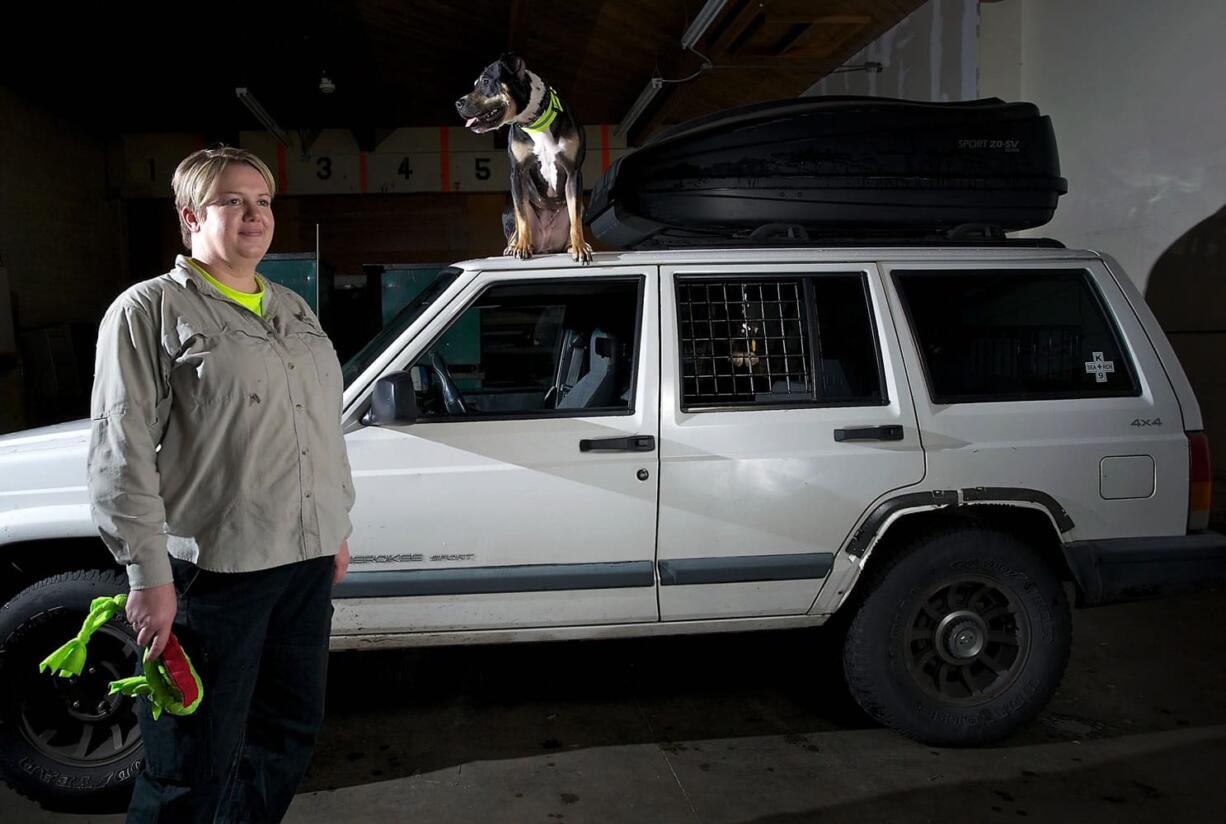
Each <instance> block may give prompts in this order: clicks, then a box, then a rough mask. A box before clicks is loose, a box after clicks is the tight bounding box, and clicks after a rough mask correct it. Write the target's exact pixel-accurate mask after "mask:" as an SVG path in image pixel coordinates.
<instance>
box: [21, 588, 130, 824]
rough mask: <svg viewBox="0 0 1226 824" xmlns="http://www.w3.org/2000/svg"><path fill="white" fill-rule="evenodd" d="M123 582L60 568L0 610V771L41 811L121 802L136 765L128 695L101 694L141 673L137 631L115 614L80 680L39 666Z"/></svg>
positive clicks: (111, 806) (98, 808) (96, 808)
mask: <svg viewBox="0 0 1226 824" xmlns="http://www.w3.org/2000/svg"><path fill="white" fill-rule="evenodd" d="M127 589H128V582H127V579H126V578H124V576H123V575H122V574H120V573H118V572H114V571H103V570H81V571H76V572H66V573H62V574H60V575H55V576H52V577H50V578H46V579H44V580H42V581H39V582H38V583H36V584H34V585H33V586H31V587H29V588H27V589H25V590H23V591H21V592H20V593H18V594H17V595H15V596H14V597H13V599H12V600H11V601H9V602H8V603H7V604H5V606H4V608H3V609H2V610H0V769H3V772H4V777H5V780H6V781H7V782H8V783H9V785H10V786H12V787H13V788H14V789H16V790H17V791H18V792H20V793H21V794H22V795H25V796H27V797H29V798H32V799H34V800H35V801H37V802H39V803H40V804H42V805H43V806H44V807H46V808H48V809H52V810H58V811H72V812H83V811H93V812H102V811H107V812H110V811H115V810H119V809H122V808H123V807H124V806H126V804H127V798H128V797H130V795H131V792H132V784H133V782H134V781H135V780H136V776H137V774H138V773H139V772H140V770H141V767H142V765H143V763H144V746H143V745H142V744H141V740H140V727H139V726H138V724H137V719H136V707H135V700H134V699H132V698H127V697H123V696H110V695H107V690H108V684H109V682H110V681H112V680H114V679H116V678H123V677H126V676H129V675H134V674H137V673H138V672H139V670H140V651H139V648H138V647H137V645H136V636H135V634H134V633H133V632H132V628H131V627H130V626H129V625H128V623H127V621H126V620H124V618H123V615H122V613H120V614H117V615H115V616H114V617H113V618H112V619H111V620H110V621H108V622H107V623H106V624H104V625H103V626H102V627H101V628H99V630H98V631H97V632H96V633H95V634H94V636H93V638H92V639H91V640H90V642H89V654H88V658H87V659H86V665H85V670H84V671H83V672H82V673H81V675H80V677H78V678H73V679H68V678H60V677H58V676H53V675H51V674H49V673H41V672H39V671H38V664H39V662H40V661H41V660H43V659H44V658H45V657H47V655H48V654H50V653H51V652H52V651H53V650H55V649H56V648H57V647H59V646H60V645H61V644H63V643H64V642H65V641H68V640H69V639H71V638H72V637H74V636H75V635H76V634H77V633H78V632H79V631H80V629H81V622H82V621H83V620H84V619H85V615H86V613H87V612H88V611H89V605H90V602H91V601H92V600H93V599H94V598H97V597H100V596H109V595H115V594H117V593H120V592H126V591H127Z"/></svg>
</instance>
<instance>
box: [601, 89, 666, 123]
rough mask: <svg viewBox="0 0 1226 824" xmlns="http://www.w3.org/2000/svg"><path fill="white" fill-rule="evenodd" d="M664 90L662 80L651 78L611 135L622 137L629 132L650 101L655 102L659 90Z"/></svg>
mask: <svg viewBox="0 0 1226 824" xmlns="http://www.w3.org/2000/svg"><path fill="white" fill-rule="evenodd" d="M662 88H664V80H663V79H661V78H659V77H653V78H651V79H650V80H648V81H647V85H646V86H645V87H644V88H643V91H642V93H641V94H640V95H639V99H638V100H636V101H634V105H633V106H631V107H630V110H629V111H628V112H626V116H625V117H623V118H622V120H621V122H620V123H618V124H617V128H616V129H614V130H613V134H616V135H623V134H626V133H627V132H629V131H630V128H631V127H632V126H634V122H635V121H636V120H638V119H639V118H640V117H642V115H643V112H644V111H645V110H646V109H647V107H648V106H650V105H651V101H652V100H655V98H656V95H657V94H659V93H660V89H662Z"/></svg>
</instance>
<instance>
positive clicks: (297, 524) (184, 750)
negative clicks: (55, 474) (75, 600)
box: [89, 147, 353, 822]
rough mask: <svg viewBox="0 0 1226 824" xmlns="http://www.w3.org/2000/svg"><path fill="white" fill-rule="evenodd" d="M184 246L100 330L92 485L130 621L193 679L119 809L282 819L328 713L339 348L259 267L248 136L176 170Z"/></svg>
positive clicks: (155, 734) (337, 526)
mask: <svg viewBox="0 0 1226 824" xmlns="http://www.w3.org/2000/svg"><path fill="white" fill-rule="evenodd" d="M172 185H173V188H174V196H175V208H176V209H177V211H178V215H179V222H180V230H181V232H182V236H183V243H184V246H185V247H186V248H187V249H188V250H189V251H190V252H191V256H190V257H183V256H180V257H179V258H178V259H177V260H176V261H175V267H174V269H172V270H171V271H170V272H168V273H167V274H164V275H162V276H160V277H156V278H153V279H152V280H147V281H145V282H143V283H138V284H136V285H135V286H133V287H131V288H130V289H128V290H127V291H126V292H124V293H123V294H122V295H120V296H119V298H118V299H117V300H116V301H115V303H114V304H113V305H112V306H111V308H110V309H109V310H108V311H107V313H106V316H105V318H104V319H103V321H102V326H101V328H100V330H99V335H98V359H97V365H96V371H95V381H94V390H93V398H92V407H93V409H92V417H93V425H92V434H91V440H90V451H89V490H90V497H91V501H92V508H93V515H94V520H95V522H96V523H97V525H98V529H99V531H100V532H101V534H102V538H103V540H104V541H105V542H106V544H107V546H108V547H109V548H110V549H111V551H112V552H113V553H114V555H115V557H116V558H117V559H118V560H119V562H120V563H122V564H124V565H125V566H126V568H127V573H128V581H129V584H130V589H131V593H130V595H129V597H128V602H127V617H128V620H129V621H130V622H131V624H132V626H133V627H134V628H136V630H137V632H138V635H137V641H138V643H140V644H141V645H143V646H146V647H147V648H148V655H149V656H157V655H160V654H161V652H162V649H163V647H164V646H165V644H166V638H167V636H168V634H169V633H170V631H171V628H172V626H173V629H174V632H175V634H176V635H177V636H178V637H179V639H180V640H181V641H182V643H183V645H184V648H185V649H186V650H187V651H188V654H189V655H190V656H191V657H192V659H193V662H194V663H195V665H196V668H197V670H198V671H199V672H200V676H201V678H202V680H203V683H204V700H203V702H202V703H201V705H200V708H199V709H198V710H197V712H196V713H195V714H194V715H190V716H184V717H174V716H166V715H164V716H162V717H161V718H160V719H159V720H157V721H154V720H152V718H150V716H149V710H148V705H147V704H146V702H143V701H142V702H141V703H142V709H141V713H140V722H141V733H142V736H143V738H144V742H145V749H146V753H147V758H146V762H145V771H144V773H143V774H142V775H141V777H140V778H139V779H138V780H137V784H136V788H135V792H134V794H133V797H132V803H131V806H130V807H129V811H128V820H129V821H157V820H161V821H175V822H179V821H213V820H214V819H215V818H216V820H219V821H243V822H249V821H277V820H279V819H280V818H281V817H282V816H283V815H284V813H285V810H286V808H287V807H288V806H289V803H290V801H291V800H292V798H293V795H294V792H295V790H296V789H297V787H298V784H299V782H300V780H301V778H302V775H303V773H304V772H305V770H306V767H307V764H308V762H309V761H310V758H311V753H312V750H313V748H314V743H315V737H316V735H317V733H318V730H319V727H320V724H321V722H322V720H323V700H324V681H325V676H326V670H327V650H328V636H329V630H330V622H331V600H330V593H331V586H332V584H333V582H335V581H339V580H340V579H341V578H342V577H343V576H344V574H345V570H346V567H347V566H348V562H349V550H348V546H347V542H346V539H347V537H348V535H349V532H350V530H351V527H350V523H349V515H348V512H349V509H350V507H351V506H352V505H353V482H352V478H351V477H350V472H349V463H348V460H347V458H346V455H345V444H344V441H343V439H342V436H341V430H340V406H341V388H342V387H341V377H340V374H341V373H340V364H339V363H338V362H337V358H336V353H335V351H334V350H333V348H332V345H331V343H330V342H329V340H328V337H327V336H326V335H325V334H324V332H323V330H322V329H321V328H320V326H319V322H318V320H317V319H316V318H315V316H314V315H313V314H312V313H311V310H310V308H309V307H308V306H307V304H306V303H305V301H303V299H302V298H301V297H299V296H298V295H297V294H295V293H294V292H292V291H290V290H288V289H285V288H283V287H281V286H278V285H277V284H275V283H271V282H269V281H266V280H264V279H262V278H260V277H259V275H258V274H257V273H256V268H255V267H256V265H257V264H258V263H259V261H260V260H261V258H263V257H264V255H265V253H267V251H268V247H269V244H270V243H271V242H272V234H273V215H272V208H271V207H272V198H273V194H274V192H275V188H276V187H275V182H274V180H273V177H272V174H271V172H270V171H269V169H268V167H267V166H266V165H265V164H264V163H263V162H262V161H261V160H260V159H259V158H257V157H256V156H254V155H252V154H251V153H249V152H246V151H243V150H241V149H235V148H228V147H221V148H213V149H203V150H201V151H198V152H194V153H193V154H191V155H189V156H188V157H187V158H186V159H185V160H184V161H183V162H182V163H180V164H179V167H178V169H177V170H176V171H175V175H174V180H173V184H172Z"/></svg>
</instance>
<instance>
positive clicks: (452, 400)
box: [410, 278, 641, 420]
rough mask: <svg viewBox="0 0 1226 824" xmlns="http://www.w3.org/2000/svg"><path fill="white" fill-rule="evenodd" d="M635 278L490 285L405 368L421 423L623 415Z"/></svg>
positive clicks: (632, 344)
mask: <svg viewBox="0 0 1226 824" xmlns="http://www.w3.org/2000/svg"><path fill="white" fill-rule="evenodd" d="M640 301H641V280H640V279H592V278H586V279H584V280H582V281H558V280H550V281H537V282H532V283H515V284H503V285H496V286H492V287H490V288H489V289H487V290H486V291H484V292H483V293H482V294H481V295H480V296H479V297H478V298H477V300H476V301H475V302H473V303H472V304H471V305H469V306H468V307H467V308H466V309H465V310H464V311H463V312H462V313H461V314H460V315H459V316H458V317H457V318H456V319H455V321H454V322H453V323H452V324H451V325H450V326H448V328H447V330H446V331H445V332H444V333H443V334H442V335H441V336H440V337H439V338H438V339H437V340H436V341H435V342H434V343H433V344H432V345H431V346H430V348H429V349H427V350H426V351H425V352H424V353H423V354H422V355H421V356H419V357H418V358H417V359H416V361H414V363H413V365H412V367H411V368H410V371H411V374H412V375H413V383H414V387H415V388H416V390H417V395H418V399H417V400H418V409H419V410H420V415H421V418H422V419H423V420H429V419H431V418H433V419H448V420H454V419H457V418H459V419H464V418H473V417H485V418H488V417H548V416H560V415H588V414H594V413H595V414H610V413H612V414H615V413H619V412H620V413H629V412H630V411H632V410H633V408H634V398H633V386H634V382H633V376H634V365H635V363H636V348H637V339H638V320H639V304H640Z"/></svg>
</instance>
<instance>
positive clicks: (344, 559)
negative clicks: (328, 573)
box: [332, 539, 349, 584]
mask: <svg viewBox="0 0 1226 824" xmlns="http://www.w3.org/2000/svg"><path fill="white" fill-rule="evenodd" d="M348 571H349V541H348V539H346V540H344V541H341V548H340V549H338V550H337V551H336V555H335V556H333V558H332V583H334V584H339V583H340V582H341V580H342V579H343V578H344V577H345V573H346V572H348Z"/></svg>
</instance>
